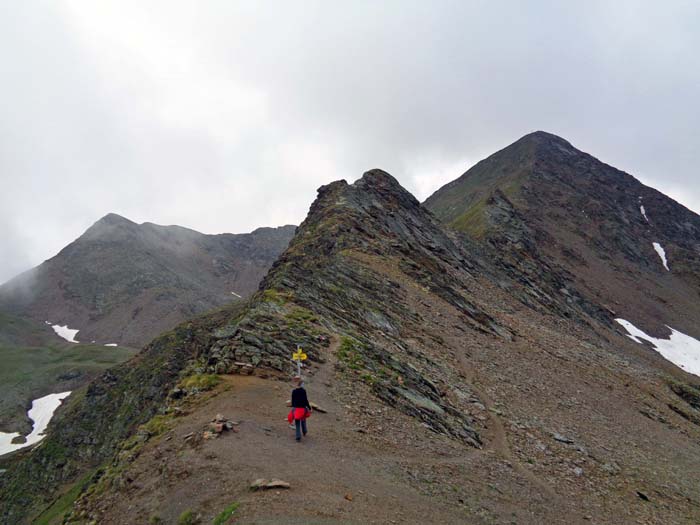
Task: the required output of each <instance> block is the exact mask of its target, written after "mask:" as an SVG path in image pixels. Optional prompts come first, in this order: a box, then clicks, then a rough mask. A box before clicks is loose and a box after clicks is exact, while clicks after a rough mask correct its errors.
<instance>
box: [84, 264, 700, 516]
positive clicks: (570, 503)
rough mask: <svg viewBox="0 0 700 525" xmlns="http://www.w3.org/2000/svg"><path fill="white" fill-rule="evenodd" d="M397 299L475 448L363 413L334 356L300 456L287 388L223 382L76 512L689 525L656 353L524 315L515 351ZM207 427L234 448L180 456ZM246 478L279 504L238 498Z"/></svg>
mask: <svg viewBox="0 0 700 525" xmlns="http://www.w3.org/2000/svg"><path fill="white" fill-rule="evenodd" d="M385 271H386V269H385ZM488 293H493V294H498V293H500V292H499V291H498V290H490V291H488ZM409 299H410V303H411V304H413V305H415V306H416V309H417V310H418V311H419V312H420V314H421V315H422V316H423V317H424V321H425V322H426V324H427V325H428V326H431V327H433V333H434V334H442V335H443V340H442V344H441V345H440V347H439V349H438V348H436V349H435V350H434V352H433V353H434V356H435V358H437V359H439V358H441V357H442V358H444V359H449V360H450V361H451V362H452V363H454V366H455V367H457V368H458V373H459V374H460V375H461V376H462V377H463V378H464V379H465V383H466V384H468V385H470V388H471V389H472V391H473V392H474V393H475V394H476V395H477V396H478V398H479V399H480V400H481V403H482V404H481V405H480V404H479V403H475V404H474V410H473V414H472V415H473V417H474V419H475V421H476V422H477V425H476V428H477V429H478V431H479V432H480V435H481V436H482V440H483V442H484V447H483V448H482V449H474V448H471V447H468V446H466V445H464V444H462V443H458V442H456V441H454V440H451V439H449V438H447V437H445V436H442V435H438V434H435V433H433V432H431V431H430V430H428V429H427V428H425V426H423V425H422V424H421V423H420V422H419V421H417V420H416V419H414V418H411V417H409V416H406V415H404V414H402V413H400V412H398V411H397V410H395V409H393V408H391V407H387V406H386V405H385V404H383V403H381V402H379V401H378V400H377V399H376V398H375V397H374V396H373V395H371V393H370V390H369V388H368V387H367V385H365V384H364V383H362V382H360V381H358V380H357V379H354V380H353V379H352V378H351V377H348V374H352V372H351V371H348V370H344V369H343V368H342V367H338V366H337V363H336V359H335V350H336V348H337V341H336V342H334V344H333V345H332V346H331V348H330V349H329V350H328V353H327V355H326V356H324V358H325V361H326V362H325V363H324V364H322V365H321V366H319V367H317V368H315V369H313V370H310V371H309V372H310V374H309V378H308V381H307V390H308V392H309V397H310V399H311V400H312V401H313V402H315V403H317V404H318V405H320V406H321V407H323V408H324V409H326V410H327V413H325V414H323V413H318V412H317V413H315V414H313V416H312V418H311V419H310V421H309V435H308V436H307V437H306V438H305V439H304V440H302V442H301V443H296V442H295V440H294V438H293V430H292V429H290V428H289V426H288V425H287V423H286V420H285V419H284V418H285V416H286V413H287V410H288V409H287V408H286V406H285V402H286V400H287V399H289V390H290V385H289V384H288V383H286V382H282V381H279V380H276V379H263V378H260V377H254V376H224V377H225V381H224V384H223V385H222V386H221V387H219V388H218V390H217V392H216V393H215V395H214V396H213V397H211V398H208V399H207V400H203V401H202V403H201V404H200V405H199V406H198V407H197V408H196V409H195V410H193V411H191V412H190V413H189V414H187V415H184V416H183V417H181V418H178V419H177V421H178V424H177V426H176V427H175V428H174V429H173V430H172V431H170V432H168V433H166V434H164V435H162V436H160V437H158V438H154V439H152V440H151V441H149V442H148V443H147V444H146V445H145V447H144V448H143V449H142V452H141V453H140V455H139V456H138V457H137V458H136V459H135V460H134V461H133V463H131V464H130V465H129V466H128V468H127V469H126V471H125V472H124V473H123V475H122V479H124V480H126V481H125V482H124V483H122V484H121V488H120V489H119V490H114V491H107V492H106V493H105V494H104V495H103V496H102V497H100V498H98V499H96V500H94V502H93V504H92V505H90V507H91V508H90V511H91V513H94V512H97V514H98V515H100V516H101V519H100V520H99V522H100V523H148V522H149V520H150V519H152V518H153V517H158V518H160V519H162V522H163V523H177V520H178V516H180V515H181V514H182V513H183V512H185V511H187V510H192V511H193V512H194V513H196V514H199V515H200V516H201V520H202V521H201V522H202V523H209V522H211V520H212V519H213V517H215V516H216V515H217V514H218V513H219V512H220V511H221V510H223V509H224V508H225V507H226V506H227V505H229V504H231V503H232V502H237V503H239V508H238V510H237V511H236V513H235V514H234V516H233V518H232V521H231V523H289V524H292V523H475V524H479V523H533V524H534V523H545V522H547V523H562V524H564V523H567V524H570V523H609V524H619V523H649V524H651V523H659V524H662V523H664V524H666V523H688V524H690V523H697V522H698V521H697V520H698V519H699V517H700V497H699V496H698V493H697V491H695V490H694V489H693V487H696V488H697V487H698V486H700V485H699V483H700V428H698V427H697V426H694V425H691V424H689V423H688V422H687V421H686V420H684V419H682V418H681V417H680V416H678V415H677V414H675V413H673V412H670V411H669V410H668V406H667V405H668V403H669V402H674V399H673V396H672V394H669V391H668V388H667V387H666V386H665V384H664V383H663V382H662V381H661V379H660V377H659V375H658V374H657V373H651V372H650V371H651V370H653V368H652V367H656V366H658V365H659V364H660V363H661V362H663V360H661V359H660V358H659V357H658V355H657V354H656V353H655V352H653V351H652V350H650V349H647V348H644V347H643V346H642V345H638V344H635V343H632V342H627V340H626V339H625V338H623V337H619V338H616V339H619V340H616V341H615V344H617V345H619V347H618V350H619V354H617V355H616V354H611V353H610V352H609V351H608V350H604V349H602V348H600V347H597V346H595V345H593V344H591V343H589V342H586V340H585V339H586V335H584V333H577V332H576V330H575V329H572V328H571V327H569V326H561V325H560V326H557V323H560V321H555V320H554V319H553V318H552V319H550V320H547V322H543V321H545V319H543V318H539V319H537V318H535V317H534V314H533V315H532V318H530V319H528V318H527V317H525V318H524V317H523V311H519V312H514V311H513V312H508V311H503V312H501V315H500V316H499V317H500V319H499V320H500V321H502V322H503V323H504V324H505V325H507V326H509V327H510V328H511V329H515V331H516V333H518V334H519V336H518V337H517V338H516V339H515V341H513V342H510V343H504V342H494V341H493V338H487V337H484V338H480V337H478V336H474V335H472V334H469V336H468V337H467V336H466V335H461V334H462V332H460V331H455V329H454V327H455V326H457V325H458V324H459V322H460V321H459V318H458V317H457V316H456V315H455V313H454V310H453V309H452V307H450V306H449V305H447V304H446V303H444V302H442V301H441V300H439V299H437V298H435V297H434V296H432V295H429V294H426V293H424V292H423V291H422V290H421V289H419V288H413V289H412V290H409ZM421 305H422V306H421ZM538 322H539V323H540V324H538ZM566 330H570V333H569V334H566V333H565V332H566ZM586 333H587V334H588V336H587V337H589V338H590V332H586ZM427 335H430V334H427ZM608 335H609V333H608ZM406 341H407V342H408V343H411V344H415V345H416V346H417V347H418V346H420V347H422V346H424V345H427V344H431V343H430V342H427V343H426V341H425V340H423V339H422V338H421V340H418V339H416V340H415V341H412V340H409V339H406ZM433 344H434V343H433ZM676 401H677V399H676ZM219 413H220V414H223V415H225V416H226V417H228V418H230V419H232V420H237V421H240V422H241V423H240V425H239V426H238V427H237V428H238V430H239V431H238V432H237V433H232V432H226V433H224V434H222V435H221V436H220V437H219V438H217V439H211V440H201V439H195V440H191V439H190V440H186V439H185V437H186V436H187V435H188V434H190V433H192V432H195V433H196V435H197V436H199V435H201V433H202V431H203V430H205V429H206V428H207V426H208V424H209V422H210V421H211V419H212V418H213V417H214V416H215V415H216V414H219ZM555 434H560V436H559V437H565V438H567V439H569V440H571V443H563V442H561V441H558V440H557V439H556V438H555V437H554V435H555ZM193 441H194V443H193ZM257 478H267V479H273V478H278V479H282V480H284V481H287V482H289V483H290V484H291V488H290V489H289V490H277V491H275V490H272V491H264V492H252V491H250V490H249V486H250V483H251V482H252V481H253V480H255V479H257ZM644 498H647V499H644Z"/></svg>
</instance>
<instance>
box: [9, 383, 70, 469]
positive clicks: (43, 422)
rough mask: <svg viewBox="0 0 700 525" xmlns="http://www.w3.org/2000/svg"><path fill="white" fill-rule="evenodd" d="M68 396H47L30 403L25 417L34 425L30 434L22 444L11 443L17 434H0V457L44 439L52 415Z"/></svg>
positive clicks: (62, 394) (64, 393) (65, 393)
mask: <svg viewBox="0 0 700 525" xmlns="http://www.w3.org/2000/svg"><path fill="white" fill-rule="evenodd" d="M69 395H70V392H61V393H60V394H49V395H48V396H44V397H40V398H39V399H35V400H34V401H32V408H30V409H29V411H28V412H27V415H28V416H29V419H31V420H32V422H33V423H34V426H33V427H32V431H31V433H30V434H29V435H28V436H27V438H26V439H27V440H26V441H25V442H24V443H12V440H13V439H14V438H16V437H18V436H19V432H12V433H9V434H8V433H5V432H0V456H2V455H3V454H8V453H9V452H14V451H15V450H19V449H20V448H24V447H28V446H30V445H34V444H35V443H38V442H39V441H41V440H42V439H44V431H45V430H46V427H47V426H49V421H51V418H52V417H53V413H54V412H55V411H56V409H57V408H58V407H59V406H61V402H62V401H63V400H64V399H65V398H67V397H68V396H69Z"/></svg>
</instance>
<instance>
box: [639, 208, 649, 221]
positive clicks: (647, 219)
mask: <svg viewBox="0 0 700 525" xmlns="http://www.w3.org/2000/svg"><path fill="white" fill-rule="evenodd" d="M639 211H641V212H642V215H643V216H644V219H645V220H646V221H647V222H649V217H647V212H646V211H645V210H644V205H641V206H640V207H639Z"/></svg>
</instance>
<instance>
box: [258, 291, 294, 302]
mask: <svg viewBox="0 0 700 525" xmlns="http://www.w3.org/2000/svg"><path fill="white" fill-rule="evenodd" d="M262 297H263V300H265V301H268V302H271V303H275V304H278V305H280V306H282V305H284V304H286V303H287V302H288V301H289V300H291V299H292V297H293V296H292V294H291V293H290V292H280V291H278V290H273V289H271V288H269V289H267V290H265V291H264V292H263V294H262Z"/></svg>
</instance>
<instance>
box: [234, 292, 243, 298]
mask: <svg viewBox="0 0 700 525" xmlns="http://www.w3.org/2000/svg"><path fill="white" fill-rule="evenodd" d="M231 295H235V296H236V297H238V298H239V299H243V297H241V296H240V295H238V294H237V293H236V292H231Z"/></svg>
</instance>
